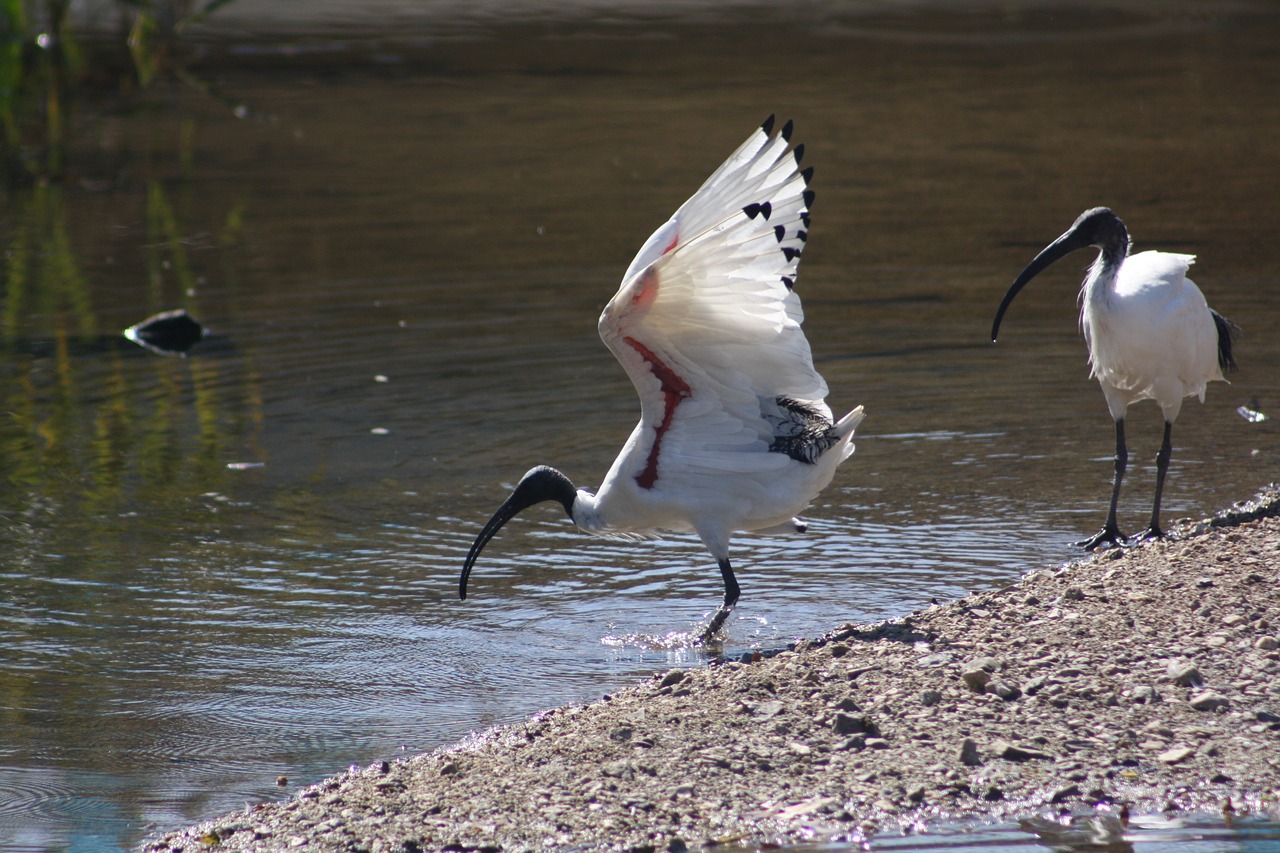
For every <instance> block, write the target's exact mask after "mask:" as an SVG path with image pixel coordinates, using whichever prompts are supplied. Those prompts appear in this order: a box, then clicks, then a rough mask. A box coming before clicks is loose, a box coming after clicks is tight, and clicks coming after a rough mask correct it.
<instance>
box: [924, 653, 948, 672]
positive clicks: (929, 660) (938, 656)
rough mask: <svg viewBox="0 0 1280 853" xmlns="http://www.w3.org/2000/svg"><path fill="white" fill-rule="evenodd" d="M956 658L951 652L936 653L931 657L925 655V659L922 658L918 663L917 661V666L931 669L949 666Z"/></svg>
mask: <svg viewBox="0 0 1280 853" xmlns="http://www.w3.org/2000/svg"><path fill="white" fill-rule="evenodd" d="M954 657H955V655H953V654H952V653H951V652H935V653H933V654H931V655H925V656H924V657H922V658H920V659H919V660H918V661H916V664H917V665H919V666H923V667H925V668H931V667H935V666H946V665H947V664H949V663H951V660H952V658H954Z"/></svg>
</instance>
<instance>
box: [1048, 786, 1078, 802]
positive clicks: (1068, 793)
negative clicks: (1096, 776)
mask: <svg viewBox="0 0 1280 853" xmlns="http://www.w3.org/2000/svg"><path fill="white" fill-rule="evenodd" d="M1078 796H1080V786H1079V785H1076V784H1071V785H1066V786H1064V787H1062V788H1059V789H1058V790H1056V791H1054V792H1053V796H1052V797H1051V798H1050V800H1049V802H1051V803H1061V802H1064V801H1066V800H1070V799H1072V798H1073V797H1078Z"/></svg>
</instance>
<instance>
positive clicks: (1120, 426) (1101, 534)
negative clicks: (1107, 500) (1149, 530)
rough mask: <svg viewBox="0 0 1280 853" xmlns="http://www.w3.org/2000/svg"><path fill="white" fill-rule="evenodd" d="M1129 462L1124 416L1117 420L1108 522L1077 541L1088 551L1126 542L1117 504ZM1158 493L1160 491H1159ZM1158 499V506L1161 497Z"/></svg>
mask: <svg viewBox="0 0 1280 853" xmlns="http://www.w3.org/2000/svg"><path fill="white" fill-rule="evenodd" d="M1128 464H1129V450H1128V449H1127V448H1126V447H1125V444H1124V418H1120V419H1119V420H1117V421H1116V473H1115V478H1114V479H1113V480H1112V481H1111V509H1110V510H1108V511H1107V523H1106V524H1104V525H1103V526H1102V529H1101V530H1099V531H1098V532H1097V533H1095V534H1093V536H1092V537H1090V538H1089V539H1085V540H1082V541H1080V542H1077V543H1076V545H1078V546H1080V547H1082V548H1084V549H1085V550H1086V551H1092V550H1093V549H1094V548H1097V547H1098V546H1099V545H1101V544H1102V543H1103V542H1109V543H1110V544H1112V545H1119V544H1121V543H1123V542H1124V534H1123V533H1121V532H1120V527H1119V525H1117V524H1116V504H1117V503H1118V502H1119V501H1120V483H1121V482H1122V481H1123V480H1124V469H1125V467H1126V466H1127V465H1128ZM1157 494H1159V492H1158V491H1157ZM1156 500H1157V506H1158V503H1159V498H1157V499H1156Z"/></svg>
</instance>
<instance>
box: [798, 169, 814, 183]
mask: <svg viewBox="0 0 1280 853" xmlns="http://www.w3.org/2000/svg"><path fill="white" fill-rule="evenodd" d="M800 177H802V178H804V182H805V183H806V184H807V183H809V182H810V181H812V180H813V167H812V166H810V167H808V168H807V169H804V170H803V171H801V172H800Z"/></svg>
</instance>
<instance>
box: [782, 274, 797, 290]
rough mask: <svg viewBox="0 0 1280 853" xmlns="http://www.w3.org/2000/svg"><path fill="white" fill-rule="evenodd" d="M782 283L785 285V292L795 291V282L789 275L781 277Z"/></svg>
mask: <svg viewBox="0 0 1280 853" xmlns="http://www.w3.org/2000/svg"><path fill="white" fill-rule="evenodd" d="M782 283H783V284H784V285H786V287H787V290H795V289H796V280H795V279H794V278H792V277H791V276H789V275H784V276H783V277H782Z"/></svg>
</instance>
